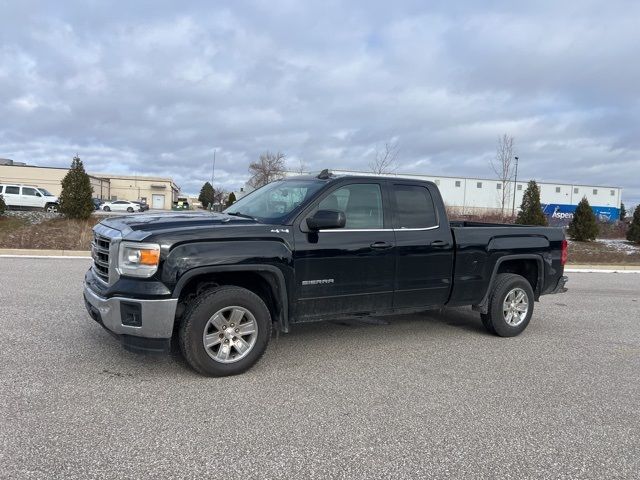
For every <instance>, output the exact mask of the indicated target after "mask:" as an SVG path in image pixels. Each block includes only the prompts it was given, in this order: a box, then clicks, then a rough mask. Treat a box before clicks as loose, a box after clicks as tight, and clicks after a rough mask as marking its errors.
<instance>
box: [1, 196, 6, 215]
mask: <svg viewBox="0 0 640 480" xmlns="http://www.w3.org/2000/svg"><path fill="white" fill-rule="evenodd" d="M6 210H7V204H6V203H4V198H2V195H0V215H4V212H5V211H6Z"/></svg>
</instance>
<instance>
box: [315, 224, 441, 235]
mask: <svg viewBox="0 0 640 480" xmlns="http://www.w3.org/2000/svg"><path fill="white" fill-rule="evenodd" d="M437 228H440V225H435V226H433V227H425V228H330V229H327V230H318V232H327V233H329V232H422V231H426V230H435V229H437Z"/></svg>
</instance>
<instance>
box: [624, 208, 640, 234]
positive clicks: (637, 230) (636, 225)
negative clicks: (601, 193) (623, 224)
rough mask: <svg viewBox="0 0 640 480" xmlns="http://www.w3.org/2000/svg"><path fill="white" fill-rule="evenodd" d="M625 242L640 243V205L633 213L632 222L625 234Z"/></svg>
mask: <svg viewBox="0 0 640 480" xmlns="http://www.w3.org/2000/svg"><path fill="white" fill-rule="evenodd" d="M627 240H629V241H630V242H635V243H640V205H638V206H637V207H636V209H635V210H634V211H633V220H631V226H630V227H629V231H628V232H627Z"/></svg>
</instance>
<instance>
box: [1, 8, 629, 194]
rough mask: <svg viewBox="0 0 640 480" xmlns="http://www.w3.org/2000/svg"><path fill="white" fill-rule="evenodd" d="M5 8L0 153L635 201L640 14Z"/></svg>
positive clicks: (206, 173)
mask: <svg viewBox="0 0 640 480" xmlns="http://www.w3.org/2000/svg"><path fill="white" fill-rule="evenodd" d="M515 3H516V2H512V1H504V2H501V1H484V2H477V1H475V0H467V1H459V2H451V1H432V2H425V1H422V0H417V1H398V0H396V1H394V2H389V1H380V2H378V1H362V2H353V1H349V2H346V1H345V2H333V1H326V0H325V1H319V2H311V1H306V0H305V1H300V0H284V1H279V0H268V1H267V0H265V1H253V2H238V1H236V2H222V1H217V2H212V1H201V2H189V1H185V2H181V3H179V2H173V1H159V0H154V1H148V2H134V1H132V2H100V1H97V0H92V1H89V0H84V1H78V2H76V1H71V0H67V1H65V2H31V1H28V0H21V1H17V0H16V1H6V0H0V18H1V19H2V28H1V29H0V118H1V119H2V121H1V122H0V157H8V158H12V159H14V160H18V161H24V162H27V163H30V164H36V165H46V166H66V165H68V164H69V163H70V161H71V157H72V156H73V155H74V154H75V153H76V152H77V153H78V154H79V155H80V156H81V158H82V159H83V160H84V162H85V164H86V167H87V169H88V170H89V171H109V172H120V173H132V174H133V173H137V174H154V175H163V176H171V177H173V178H174V179H175V180H176V181H177V183H178V184H179V185H181V186H182V189H183V191H187V192H196V191H198V190H199V188H200V186H201V185H202V183H203V181H205V180H207V179H208V178H210V176H211V160H212V157H213V152H214V150H217V162H216V183H217V184H218V185H222V186H224V187H225V188H227V189H236V188H238V187H239V186H240V185H242V184H243V183H244V181H245V180H246V179H247V176H248V175H247V166H248V164H249V162H250V161H252V160H254V159H256V158H257V157H258V155H259V153H260V152H262V151H264V150H272V151H276V150H281V151H283V152H285V153H286V155H287V159H288V164H289V166H290V167H291V168H293V169H297V168H299V165H300V162H303V163H304V165H305V167H306V168H307V169H310V170H319V169H321V168H326V167H329V168H331V167H333V168H349V169H357V170H367V169H368V165H369V163H370V162H371V160H372V158H373V156H374V152H375V150H376V148H377V147H380V146H381V145H383V144H384V143H385V142H386V141H395V142H397V143H398V145H399V155H398V159H399V168H398V172H404V173H425V174H434V175H435V174H442V175H456V176H457V175H477V176H486V177H490V176H492V171H491V169H490V167H489V165H488V163H489V160H490V159H491V158H492V157H493V156H495V149H496V143H497V139H498V137H499V136H500V135H501V134H503V133H508V134H511V135H513V136H514V137H515V143H516V153H517V154H518V155H519V157H520V159H521V160H520V175H519V177H520V178H523V179H529V178H536V179H538V180H551V181H561V182H567V183H569V182H575V183H579V182H582V183H588V184H600V185H613V186H622V187H623V188H624V189H625V191H624V194H623V199H624V201H626V202H627V203H628V204H635V203H640V183H639V182H638V179H639V178H640V175H639V174H640V26H639V23H638V22H639V20H638V19H640V2H636V1H630V2H616V1H608V2H601V1H600V2H594V1H588V0H575V1H562V2H558V1H536V2H520V3H521V5H520V6H516V7H514V4H515Z"/></svg>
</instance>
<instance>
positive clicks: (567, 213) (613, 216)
mask: <svg viewBox="0 0 640 480" xmlns="http://www.w3.org/2000/svg"><path fill="white" fill-rule="evenodd" d="M576 208H577V205H565V204H560V203H546V204H545V203H543V204H542V212H543V213H544V214H545V216H546V217H547V219H548V220H549V224H550V225H562V224H567V223H569V222H571V219H572V218H573V213H574V212H575V211H576ZM591 209H592V210H593V213H594V214H595V215H596V218H597V219H598V220H599V221H601V222H615V221H616V220H619V219H620V209H618V208H615V207H597V206H592V207H591Z"/></svg>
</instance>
